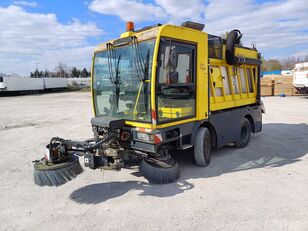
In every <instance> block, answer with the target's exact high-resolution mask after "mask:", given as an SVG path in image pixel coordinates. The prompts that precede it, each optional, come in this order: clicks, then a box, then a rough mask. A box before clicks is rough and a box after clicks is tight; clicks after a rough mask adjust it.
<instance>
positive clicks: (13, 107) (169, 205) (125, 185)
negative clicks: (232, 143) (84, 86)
mask: <svg viewBox="0 0 308 231" xmlns="http://www.w3.org/2000/svg"><path fill="white" fill-rule="evenodd" d="M263 100H264V103H265V106H266V109H267V113H266V114H265V115H264V117H263V118H264V120H263V121H264V126H263V132H261V133H259V134H255V135H252V137H251V142H250V144H249V146H248V147H247V148H245V149H235V148H233V147H225V148H222V149H219V150H217V151H215V152H214V153H213V157H212V161H211V163H210V165H209V166H208V167H207V168H200V167H196V166H195V165H194V162H193V155H192V153H191V152H183V153H178V155H177V159H178V161H179V164H180V167H181V177H180V179H179V180H178V181H177V182H175V183H172V184H166V185H151V184H149V183H148V182H147V181H146V180H145V179H144V178H143V177H142V176H140V174H138V169H130V170H127V169H123V170H122V171H120V172H112V171H104V172H100V171H99V170H95V171H93V170H90V169H85V172H84V173H83V174H81V175H79V176H78V177H77V178H76V179H75V180H74V181H71V182H69V183H67V184H65V185H63V186H60V187H38V186H36V185H35V184H34V183H33V179H32V163H31V161H32V160H34V159H37V158H39V157H41V156H42V155H43V153H44V149H45V148H44V147H45V145H46V143H47V142H48V141H49V139H50V138H51V137H53V136H60V137H64V138H72V139H86V138H89V137H91V136H92V132H91V126H90V123H89V120H90V118H91V116H92V111H91V110H92V109H91V97H90V94H89V93H80V92H74V93H55V94H45V95H32V96H19V97H2V98H0V150H1V151H0V182H1V187H0V230H297V231H298V230H308V155H307V154H308V98H307V97H286V98H280V97H268V98H264V99H263ZM81 162H83V160H81Z"/></svg>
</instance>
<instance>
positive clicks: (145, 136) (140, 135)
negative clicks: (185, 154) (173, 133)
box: [136, 131, 162, 144]
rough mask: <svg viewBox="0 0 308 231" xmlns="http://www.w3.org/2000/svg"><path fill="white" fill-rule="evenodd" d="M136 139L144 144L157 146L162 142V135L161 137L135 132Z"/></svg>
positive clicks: (159, 135)
mask: <svg viewBox="0 0 308 231" xmlns="http://www.w3.org/2000/svg"><path fill="white" fill-rule="evenodd" d="M136 139H137V140H141V141H144V142H149V143H153V144H158V143H161V142H162V135H161V133H155V134H150V133H145V132H139V131H137V132H136Z"/></svg>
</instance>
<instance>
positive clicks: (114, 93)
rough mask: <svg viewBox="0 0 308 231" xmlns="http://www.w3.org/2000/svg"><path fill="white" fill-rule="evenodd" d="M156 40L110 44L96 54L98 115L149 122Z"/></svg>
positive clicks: (95, 94) (95, 70) (95, 95)
mask: <svg viewBox="0 0 308 231" xmlns="http://www.w3.org/2000/svg"><path fill="white" fill-rule="evenodd" d="M154 45H155V40H154V39H152V40H148V41H143V42H139V43H137V42H136V41H135V42H133V44H130V45H126V46H122V47H112V46H111V45H109V46H108V49H107V50H106V51H103V52H99V53H97V54H96V55H95V60H94V72H93V92H94V102H95V108H96V114H97V116H100V115H106V116H112V117H116V118H122V119H127V120H136V121H143V122H151V113H150V108H151V105H150V98H151V97H150V90H151V86H150V85H151V82H150V81H151V70H152V60H153V50H154Z"/></svg>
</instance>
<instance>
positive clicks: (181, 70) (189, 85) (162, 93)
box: [156, 40, 196, 123]
mask: <svg viewBox="0 0 308 231" xmlns="http://www.w3.org/2000/svg"><path fill="white" fill-rule="evenodd" d="M195 54H196V46H194V45H191V44H186V43H180V42H175V41H172V40H164V41H162V42H161V47H160V54H159V60H158V64H159V69H158V72H157V73H158V76H157V79H158V81H157V94H156V96H157V112H158V122H159V123H162V122H168V121H172V120H178V119H184V118H189V117H193V116H195V99H196V89H195V63H196V57H195Z"/></svg>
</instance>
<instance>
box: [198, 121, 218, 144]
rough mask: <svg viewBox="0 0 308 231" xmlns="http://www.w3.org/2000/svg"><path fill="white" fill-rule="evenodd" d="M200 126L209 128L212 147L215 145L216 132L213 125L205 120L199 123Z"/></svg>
mask: <svg viewBox="0 0 308 231" xmlns="http://www.w3.org/2000/svg"><path fill="white" fill-rule="evenodd" d="M200 127H206V128H207V129H209V131H210V134H211V143H212V147H216V146H217V133H216V129H215V127H214V126H213V124H211V123H210V122H208V121H206V122H204V123H202V124H201V125H200Z"/></svg>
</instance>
